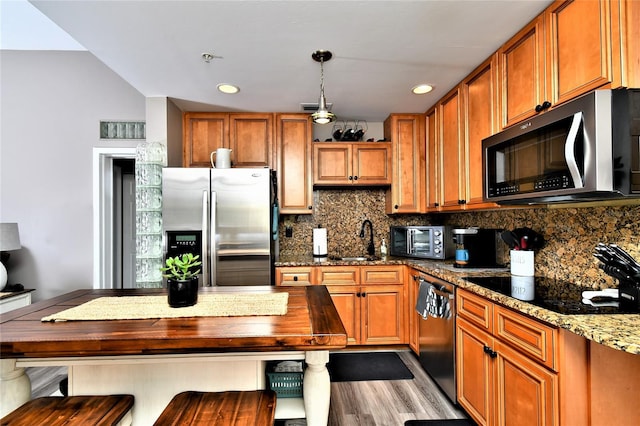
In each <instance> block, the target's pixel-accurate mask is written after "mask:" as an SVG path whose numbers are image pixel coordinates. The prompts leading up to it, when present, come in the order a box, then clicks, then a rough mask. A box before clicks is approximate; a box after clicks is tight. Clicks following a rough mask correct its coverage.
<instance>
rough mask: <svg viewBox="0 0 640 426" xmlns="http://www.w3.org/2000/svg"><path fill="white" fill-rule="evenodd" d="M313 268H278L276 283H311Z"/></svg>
mask: <svg viewBox="0 0 640 426" xmlns="http://www.w3.org/2000/svg"><path fill="white" fill-rule="evenodd" d="M312 274H313V268H312V267H310V266H290V267H287V268H276V285H277V286H278V285H311V283H312V281H313V278H312Z"/></svg>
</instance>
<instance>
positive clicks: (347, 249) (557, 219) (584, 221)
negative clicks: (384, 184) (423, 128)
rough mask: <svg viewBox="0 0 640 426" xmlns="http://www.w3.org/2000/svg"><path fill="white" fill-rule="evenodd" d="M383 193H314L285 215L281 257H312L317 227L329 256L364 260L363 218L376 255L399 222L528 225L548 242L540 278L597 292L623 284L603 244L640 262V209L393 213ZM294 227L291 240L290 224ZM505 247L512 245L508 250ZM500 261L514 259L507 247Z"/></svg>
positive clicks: (538, 264)
mask: <svg viewBox="0 0 640 426" xmlns="http://www.w3.org/2000/svg"><path fill="white" fill-rule="evenodd" d="M385 203H386V198H385V190H384V189H378V188H374V189H358V190H354V189H335V190H333V189H329V190H316V191H314V211H313V214H311V215H283V216H282V217H281V218H280V226H279V238H280V254H281V255H287V256H291V255H297V256H305V255H308V256H311V255H312V254H313V247H312V240H313V238H312V233H313V231H312V229H313V228H315V227H318V226H321V227H324V228H327V248H328V254H329V255H330V256H331V255H334V256H347V255H349V256H355V255H365V254H366V248H367V244H368V241H369V229H368V227H367V229H366V236H365V238H360V237H359V233H360V228H361V226H362V221H363V220H364V219H369V220H371V222H372V223H373V230H374V244H375V247H376V254H378V253H379V249H380V242H381V240H382V238H385V239H386V240H387V244H388V236H389V227H390V226H398V225H428V224H437V225H451V226H453V227H467V226H479V227H482V228H500V229H514V228H519V227H524V226H528V227H529V228H532V229H534V230H535V231H536V232H538V233H540V234H542V235H543V236H544V237H545V240H546V244H545V246H544V247H543V248H542V249H541V250H539V251H537V252H536V259H535V273H536V275H543V276H548V277H554V278H558V279H567V280H571V281H573V282H576V283H578V284H582V285H587V286H591V287H594V288H605V287H614V286H616V285H617V282H614V280H613V279H612V278H610V277H609V276H608V275H606V274H605V273H604V272H603V271H602V270H600V269H599V268H598V263H599V261H598V260H597V259H595V258H594V257H593V255H592V254H593V252H594V247H595V246H596V244H597V243H598V242H603V243H615V244H618V245H619V246H620V247H622V248H623V249H625V250H626V251H628V252H629V253H630V254H631V255H632V256H634V257H635V258H636V259H638V260H640V206H638V205H631V206H613V207H579V206H578V207H568V208H546V207H543V208H524V209H500V210H492V211H477V212H464V213H439V214H427V215H387V214H386V213H385ZM287 226H290V227H291V228H292V230H293V235H292V237H291V238H287V237H285V227H287ZM504 248H505V249H506V245H504ZM504 253H505V254H501V256H504V257H506V258H505V259H504V261H505V263H506V262H508V261H509V259H508V250H505V251H504Z"/></svg>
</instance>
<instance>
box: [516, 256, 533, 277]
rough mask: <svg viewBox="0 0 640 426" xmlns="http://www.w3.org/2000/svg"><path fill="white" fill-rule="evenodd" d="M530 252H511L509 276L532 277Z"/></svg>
mask: <svg viewBox="0 0 640 426" xmlns="http://www.w3.org/2000/svg"><path fill="white" fill-rule="evenodd" d="M533 260H534V255H533V251H531V250H511V275H520V276H523V277H532V276H533V275H534V272H535V268H534V262H533Z"/></svg>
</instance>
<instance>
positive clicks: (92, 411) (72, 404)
mask: <svg viewBox="0 0 640 426" xmlns="http://www.w3.org/2000/svg"><path fill="white" fill-rule="evenodd" d="M133 401H134V397H133V395H87V396H67V397H59V396H48V397H42V398H36V399H32V400H31V401H27V402H25V403H24V404H22V405H21V406H20V407H18V408H16V409H15V410H13V411H12V412H11V413H9V414H8V415H6V416H5V417H3V418H2V420H0V424H2V425H3V426H34V425H47V426H63V425H64V426H87V425H92V426H129V425H131V408H132V407H133Z"/></svg>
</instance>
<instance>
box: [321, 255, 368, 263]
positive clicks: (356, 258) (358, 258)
mask: <svg viewBox="0 0 640 426" xmlns="http://www.w3.org/2000/svg"><path fill="white" fill-rule="evenodd" d="M329 259H330V260H342V261H345V262H373V261H375V260H380V258H379V257H378V256H369V257H365V256H331V257H329Z"/></svg>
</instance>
